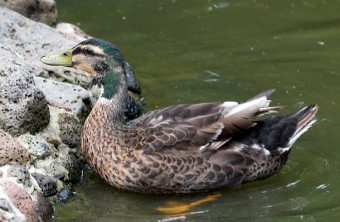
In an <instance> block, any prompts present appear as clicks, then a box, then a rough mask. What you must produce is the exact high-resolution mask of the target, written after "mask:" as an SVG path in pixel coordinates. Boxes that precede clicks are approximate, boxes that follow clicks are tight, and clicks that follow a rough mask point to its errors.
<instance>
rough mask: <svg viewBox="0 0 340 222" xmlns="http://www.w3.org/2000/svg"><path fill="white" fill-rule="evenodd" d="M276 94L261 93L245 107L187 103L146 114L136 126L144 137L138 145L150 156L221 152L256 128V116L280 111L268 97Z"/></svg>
mask: <svg viewBox="0 0 340 222" xmlns="http://www.w3.org/2000/svg"><path fill="white" fill-rule="evenodd" d="M272 92H273V90H270V91H267V92H264V93H261V94H259V95H257V96H255V97H253V98H252V99H250V100H248V101H247V102H245V103H241V104H238V103H237V102H224V103H201V104H192V105H190V104H183V105H177V106H171V107H168V108H164V109H161V110H157V111H153V112H150V113H147V114H144V115H143V116H142V117H141V118H139V119H137V120H135V122H134V123H133V124H132V126H133V127H134V128H138V130H139V132H138V134H139V135H143V136H142V137H139V138H141V139H140V140H141V141H138V142H137V143H136V144H139V147H138V148H139V149H142V150H143V151H144V152H146V153H152V152H154V151H157V150H161V149H177V150H187V149H191V150H192V149H196V150H205V149H218V148H219V147H220V146H222V145H223V144H224V143H225V142H227V141H228V140H230V139H231V138H233V137H235V136H238V135H240V134H243V133H245V132H246V131H247V130H248V129H249V128H250V127H252V126H254V125H255V123H254V122H253V121H252V118H253V117H254V116H257V115H260V114H264V113H268V112H272V111H276V110H277V109H279V107H268V105H269V102H270V101H269V100H268V99H267V96H269V95H270V94H271V93H272Z"/></svg>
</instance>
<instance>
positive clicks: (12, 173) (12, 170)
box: [6, 165, 32, 187]
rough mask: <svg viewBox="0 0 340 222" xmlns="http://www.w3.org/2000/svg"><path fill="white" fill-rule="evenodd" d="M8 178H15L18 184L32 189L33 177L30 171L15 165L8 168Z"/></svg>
mask: <svg viewBox="0 0 340 222" xmlns="http://www.w3.org/2000/svg"><path fill="white" fill-rule="evenodd" d="M6 177H14V178H15V179H16V182H17V183H19V184H22V185H23V186H24V187H31V186H32V183H31V176H30V173H29V172H28V170H27V169H26V168H25V167H23V166H20V165H13V166H9V167H8V168H7V175H6Z"/></svg>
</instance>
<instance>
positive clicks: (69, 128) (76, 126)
mask: <svg viewBox="0 0 340 222" xmlns="http://www.w3.org/2000/svg"><path fill="white" fill-rule="evenodd" d="M58 117H59V120H58V124H59V130H60V133H59V136H60V139H61V140H62V141H63V143H65V144H67V145H68V146H69V147H71V148H73V147H79V146H80V132H81V124H80V121H79V120H78V118H76V117H75V116H74V115H71V114H70V113H67V112H65V113H60V114H59V115H58Z"/></svg>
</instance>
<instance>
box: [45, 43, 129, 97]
mask: <svg viewBox="0 0 340 222" xmlns="http://www.w3.org/2000/svg"><path fill="white" fill-rule="evenodd" d="M40 60H41V62H43V63H45V64H47V65H53V66H68V67H74V68H77V69H81V70H83V71H85V72H88V73H90V74H92V75H94V76H95V79H96V82H97V83H99V84H102V85H103V86H104V92H103V94H102V96H103V97H105V98H107V99H110V98H111V97H112V95H113V94H114V93H117V92H118V88H119V87H118V86H120V85H122V84H126V76H125V70H124V69H125V63H126V61H125V59H124V57H123V55H122V54H121V53H120V51H119V50H118V49H117V48H116V47H115V46H114V45H112V44H111V43H109V42H107V41H104V40H102V39H96V38H94V39H88V40H85V41H83V42H81V43H79V44H78V45H76V46H74V47H73V48H71V49H68V50H66V51H64V52H62V53H58V54H49V55H46V56H43V57H41V59H40Z"/></svg>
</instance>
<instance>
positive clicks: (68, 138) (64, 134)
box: [39, 106, 82, 148]
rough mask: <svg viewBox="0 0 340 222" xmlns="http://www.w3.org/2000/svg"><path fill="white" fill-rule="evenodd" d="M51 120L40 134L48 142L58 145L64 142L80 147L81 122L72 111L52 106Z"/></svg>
mask: <svg viewBox="0 0 340 222" xmlns="http://www.w3.org/2000/svg"><path fill="white" fill-rule="evenodd" d="M50 111H51V120H50V123H49V125H48V126H47V127H46V128H45V129H44V130H43V131H42V132H41V133H39V135H40V136H41V137H43V138H44V139H45V140H46V141H47V142H48V143H51V144H53V145H54V146H55V147H58V146H59V145H60V144H62V143H64V144H67V145H68V146H70V147H72V148H74V147H79V143H80V131H81V126H82V125H81V122H80V121H79V119H78V118H77V117H76V116H75V115H74V114H73V113H71V112H67V111H66V110H64V109H59V108H56V107H52V106H50Z"/></svg>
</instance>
